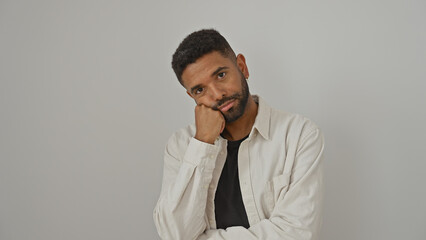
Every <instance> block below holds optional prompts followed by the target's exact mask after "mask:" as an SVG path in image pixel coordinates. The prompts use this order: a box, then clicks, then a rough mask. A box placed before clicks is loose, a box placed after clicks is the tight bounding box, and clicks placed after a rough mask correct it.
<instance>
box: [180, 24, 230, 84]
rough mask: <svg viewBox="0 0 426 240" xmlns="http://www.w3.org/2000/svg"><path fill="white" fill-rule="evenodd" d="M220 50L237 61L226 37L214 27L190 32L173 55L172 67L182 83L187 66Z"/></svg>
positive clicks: (225, 55)
mask: <svg viewBox="0 0 426 240" xmlns="http://www.w3.org/2000/svg"><path fill="white" fill-rule="evenodd" d="M213 51H218V52H219V53H220V54H222V55H223V56H224V57H228V58H230V59H231V60H232V61H236V55H235V52H234V50H232V48H231V46H230V45H229V43H228V42H227V41H226V39H225V38H224V37H223V36H222V35H220V33H219V32H218V31H216V30H214V29H202V30H199V31H196V32H193V33H191V34H189V35H188V36H187V37H186V38H185V39H183V41H182V42H181V43H180V44H179V47H178V48H177V49H176V51H175V53H174V54H173V57H172V68H173V71H175V74H176V77H177V78H178V80H179V82H180V84H182V86H183V83H182V73H183V71H184V70H185V68H186V67H187V66H188V65H189V64H191V63H194V62H195V61H197V59H199V58H200V57H202V56H204V55H205V54H208V53H211V52H213Z"/></svg>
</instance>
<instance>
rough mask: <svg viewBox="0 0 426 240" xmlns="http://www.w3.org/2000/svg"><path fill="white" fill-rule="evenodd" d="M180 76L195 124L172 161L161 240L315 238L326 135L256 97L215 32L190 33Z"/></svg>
mask: <svg viewBox="0 0 426 240" xmlns="http://www.w3.org/2000/svg"><path fill="white" fill-rule="evenodd" d="M172 68H173V70H174V72H175V73H176V76H177V78H178V80H179V82H180V83H181V84H182V86H183V87H184V88H185V89H186V91H187V93H188V95H189V96H190V97H191V98H193V99H194V101H195V103H196V106H195V125H194V124H193V125H190V126H188V127H186V128H183V129H181V130H179V131H177V132H176V133H174V134H173V135H172V136H171V137H170V139H169V141H168V143H167V146H166V149H165V153H164V173H163V183H162V190H161V195H160V198H159V200H158V203H157V205H156V207H155V209H154V222H155V225H156V227H157V230H158V233H159V235H160V237H161V238H162V239H183V240H192V239H244V240H248V239H297V240H302V239H317V238H318V235H319V230H320V226H321V212H322V192H323V181H322V167H321V165H322V153H323V148H324V141H323V137H322V134H321V131H320V130H319V128H318V127H317V126H316V125H315V124H314V123H313V122H312V121H310V120H309V119H307V118H305V117H302V116H300V115H297V114H292V113H287V112H282V111H278V110H276V109H273V108H271V107H270V106H269V105H268V104H267V103H266V102H265V101H264V100H263V99H262V98H260V97H259V96H256V95H251V94H250V91H249V87H248V84H247V79H248V77H249V71H248V68H247V64H246V60H245V57H244V56H243V55H242V54H238V55H236V54H235V53H234V51H233V50H232V48H231V47H230V45H229V44H228V42H227V41H226V39H225V38H224V37H223V36H222V35H220V34H219V33H218V32H217V31H216V30H212V29H207V30H200V31H197V32H193V33H191V34H190V35H188V36H187V37H186V38H185V39H184V40H183V41H182V42H181V44H180V45H179V47H178V48H177V49H176V52H175V53H174V54H173V60H172Z"/></svg>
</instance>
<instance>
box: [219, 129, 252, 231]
mask: <svg viewBox="0 0 426 240" xmlns="http://www.w3.org/2000/svg"><path fill="white" fill-rule="evenodd" d="M247 137H248V136H247ZM247 137H245V138H243V139H241V140H238V141H228V146H227V150H228V154H227V156H226V162H225V165H224V166H223V170H222V173H221V175H220V179H219V183H218V186H217V190H216V195H215V199H214V203H215V215H216V228H217V229H226V228H227V227H232V226H243V227H245V228H249V227H250V225H249V222H248V218H247V213H246V209H245V208H244V203H243V199H242V196H241V189H240V181H239V178H238V149H239V148H240V144H241V142H242V141H244V139H246V138H247Z"/></svg>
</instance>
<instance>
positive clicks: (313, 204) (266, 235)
mask: <svg viewBox="0 0 426 240" xmlns="http://www.w3.org/2000/svg"><path fill="white" fill-rule="evenodd" d="M323 149H324V140H323V136H322V134H321V132H320V130H319V129H316V130H314V131H312V132H310V133H309V134H308V135H307V136H305V137H304V138H303V139H302V140H301V141H300V143H299V145H298V148H297V151H296V155H295V159H294V165H293V169H292V173H291V174H292V176H291V177H290V179H291V182H290V185H289V189H288V191H287V193H286V194H282V195H281V194H280V196H279V197H278V200H277V201H276V203H275V207H274V209H273V211H272V214H271V216H270V218H269V219H263V220H261V221H260V222H258V223H257V224H255V225H252V226H251V227H250V228H248V229H245V228H243V227H229V228H227V229H225V230H223V229H218V230H215V229H211V230H207V231H205V232H204V233H203V234H201V235H200V236H199V238H197V239H198V240H206V239H215V240H221V239H222V240H225V239H247V240H250V239H281V240H290V239H292V240H308V239H309V240H311V239H318V237H319V230H320V226H321V215H322V199H323V196H322V194H323V193H322V192H323V180H322V177H323V176H322V175H323V172H322V167H321V165H322V153H323Z"/></svg>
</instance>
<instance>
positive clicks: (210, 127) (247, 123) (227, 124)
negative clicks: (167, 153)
mask: <svg viewBox="0 0 426 240" xmlns="http://www.w3.org/2000/svg"><path fill="white" fill-rule="evenodd" d="M248 77H249V72H248V68H247V65H246V62H245V58H244V56H243V55H242V54H239V55H238V56H237V58H236V59H235V60H233V59H230V58H228V57H224V56H223V55H221V54H220V53H219V52H216V51H214V52H212V53H208V54H206V55H204V56H202V57H201V58H199V59H197V61H196V62H195V63H192V64H189V65H188V66H187V67H186V68H185V70H184V71H183V73H182V82H183V85H184V87H185V88H186V90H187V93H188V95H189V96H190V97H191V98H193V99H194V100H195V102H196V104H197V106H196V107H195V125H196V128H197V131H196V135H195V138H196V139H198V140H200V141H203V142H206V143H210V144H213V143H214V141H215V140H216V138H217V137H218V136H219V135H220V134H222V136H223V137H225V138H226V139H228V140H231V141H235V140H239V139H242V138H243V137H245V136H247V135H248V134H249V133H250V130H251V128H252V126H253V124H254V120H255V118H256V115H257V104H256V103H255V102H254V100H253V98H252V97H251V96H250V93H249V90H248V86H247V82H246V80H245V79H247V78H248ZM244 102H245V103H244Z"/></svg>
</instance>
